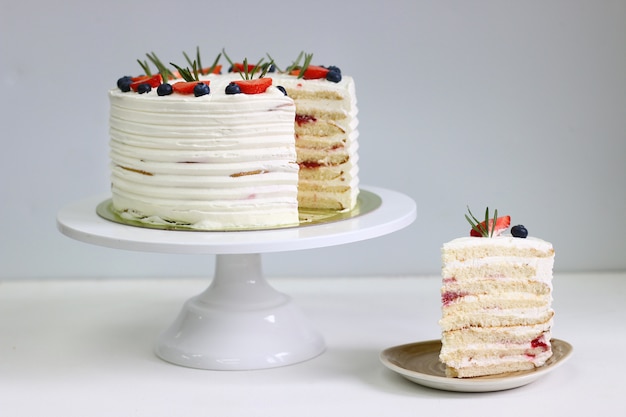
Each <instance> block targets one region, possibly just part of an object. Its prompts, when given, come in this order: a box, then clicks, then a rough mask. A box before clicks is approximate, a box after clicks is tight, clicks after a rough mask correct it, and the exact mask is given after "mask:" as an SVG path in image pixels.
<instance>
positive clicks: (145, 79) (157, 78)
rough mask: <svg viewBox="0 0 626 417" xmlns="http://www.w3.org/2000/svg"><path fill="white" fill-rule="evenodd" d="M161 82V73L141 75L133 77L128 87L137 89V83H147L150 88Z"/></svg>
mask: <svg viewBox="0 0 626 417" xmlns="http://www.w3.org/2000/svg"><path fill="white" fill-rule="evenodd" d="M162 82H163V79H162V78H161V74H155V75H142V76H139V77H133V79H132V83H131V84H130V88H131V89H132V90H133V91H137V88H138V87H139V84H148V85H150V87H152V88H156V87H158V86H159V85H160V84H161V83H162Z"/></svg>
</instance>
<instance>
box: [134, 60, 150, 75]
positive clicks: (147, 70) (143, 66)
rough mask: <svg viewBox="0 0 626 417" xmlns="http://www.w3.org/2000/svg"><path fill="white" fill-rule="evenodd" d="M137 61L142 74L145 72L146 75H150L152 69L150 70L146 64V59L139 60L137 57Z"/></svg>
mask: <svg viewBox="0 0 626 417" xmlns="http://www.w3.org/2000/svg"><path fill="white" fill-rule="evenodd" d="M137 62H138V63H139V66H140V67H141V69H142V70H143V72H144V74H146V75H147V76H148V77H151V76H152V71H150V66H149V65H148V61H143V62H142V61H141V60H139V59H138V60H137Z"/></svg>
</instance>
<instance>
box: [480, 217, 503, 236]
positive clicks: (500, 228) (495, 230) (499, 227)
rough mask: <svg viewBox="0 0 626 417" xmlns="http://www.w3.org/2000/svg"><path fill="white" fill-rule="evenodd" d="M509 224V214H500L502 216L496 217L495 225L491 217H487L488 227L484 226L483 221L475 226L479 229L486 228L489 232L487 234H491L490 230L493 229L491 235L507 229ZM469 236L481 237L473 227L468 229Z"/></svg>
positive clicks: (496, 234)
mask: <svg viewBox="0 0 626 417" xmlns="http://www.w3.org/2000/svg"><path fill="white" fill-rule="evenodd" d="M510 225H511V216H502V217H498V219H497V220H496V224H495V226H494V224H493V219H489V228H488V229H487V228H486V225H485V222H484V221H482V222H480V223H479V224H478V226H477V227H478V228H479V229H481V230H488V231H489V232H490V233H489V234H491V231H492V230H493V236H498V235H499V234H500V233H502V232H503V231H504V230H506V229H508V228H509V226H510ZM470 236H474V237H483V235H482V234H481V233H478V232H477V231H476V230H474V229H471V230H470Z"/></svg>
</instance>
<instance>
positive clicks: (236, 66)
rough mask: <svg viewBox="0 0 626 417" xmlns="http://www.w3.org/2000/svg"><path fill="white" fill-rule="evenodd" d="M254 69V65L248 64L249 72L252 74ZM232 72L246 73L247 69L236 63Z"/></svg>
mask: <svg viewBox="0 0 626 417" xmlns="http://www.w3.org/2000/svg"><path fill="white" fill-rule="evenodd" d="M254 67H255V65H254V64H248V72H252V70H254ZM231 72H245V68H244V66H243V64H242V63H241V62H235V63H234V64H233V67H232V68H231Z"/></svg>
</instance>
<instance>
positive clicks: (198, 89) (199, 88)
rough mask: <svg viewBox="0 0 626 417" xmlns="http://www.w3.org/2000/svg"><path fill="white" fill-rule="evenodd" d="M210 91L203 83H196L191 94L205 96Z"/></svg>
mask: <svg viewBox="0 0 626 417" xmlns="http://www.w3.org/2000/svg"><path fill="white" fill-rule="evenodd" d="M210 92H211V89H210V88H209V86H208V85H207V84H205V83H198V84H196V86H195V87H194V88H193V95H194V96H196V97H200V96H205V95H207V94H209V93H210Z"/></svg>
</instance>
